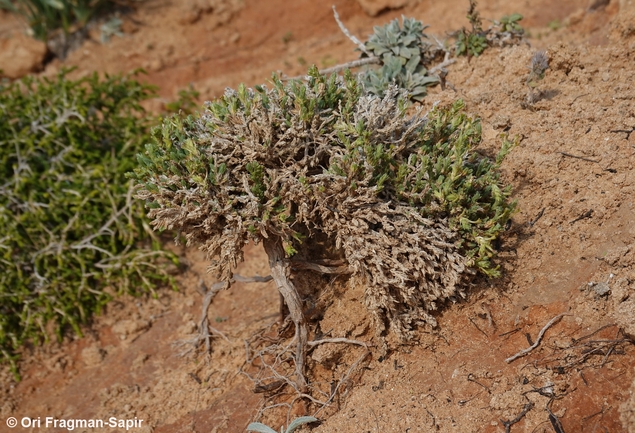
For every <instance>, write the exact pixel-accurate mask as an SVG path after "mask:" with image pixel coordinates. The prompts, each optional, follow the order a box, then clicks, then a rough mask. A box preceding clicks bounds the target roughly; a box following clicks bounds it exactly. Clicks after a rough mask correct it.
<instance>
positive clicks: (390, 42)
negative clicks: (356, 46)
mask: <svg viewBox="0 0 635 433" xmlns="http://www.w3.org/2000/svg"><path fill="white" fill-rule="evenodd" d="M402 24H403V26H400V25H399V20H397V19H395V20H393V21H391V22H390V23H388V24H386V25H385V26H381V27H380V26H375V28H374V33H373V34H372V35H371V36H370V38H369V39H368V41H367V42H366V43H365V44H364V46H365V48H366V50H367V52H368V53H370V54H372V55H374V56H376V57H378V58H379V59H380V60H381V64H382V66H381V68H380V69H378V70H368V71H366V72H364V73H362V74H361V80H362V82H363V85H364V88H365V90H366V91H367V92H368V93H371V94H373V95H377V96H379V97H384V96H385V94H386V90H387V89H388V87H389V86H390V85H391V84H396V85H397V86H398V87H399V88H400V89H403V93H404V96H406V97H407V98H409V99H412V100H415V101H422V100H423V98H424V97H425V95H426V94H427V87H428V86H432V85H435V84H437V83H438V82H439V78H438V77H436V76H431V75H428V70H427V68H426V67H425V65H424V63H425V55H426V53H428V52H429V51H430V48H431V45H430V44H429V43H427V42H426V41H425V39H427V38H428V36H427V35H426V34H425V33H423V31H424V30H425V29H426V28H427V26H424V25H423V23H422V22H421V21H418V20H416V19H414V18H405V17H402Z"/></svg>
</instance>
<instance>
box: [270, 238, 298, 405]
mask: <svg viewBox="0 0 635 433" xmlns="http://www.w3.org/2000/svg"><path fill="white" fill-rule="evenodd" d="M263 245H264V247H265V252H266V253H267V256H268V257H269V267H270V268H271V276H272V277H273V279H274V281H275V282H276V285H277V286H278V290H279V291H280V294H281V295H282V297H283V298H284V302H285V303H286V305H287V307H288V308H289V315H290V316H291V320H293V323H294V324H295V343H296V349H295V376H296V384H297V387H298V390H299V392H300V393H306V390H307V383H306V378H305V377H304V357H305V350H306V342H307V333H308V330H307V326H306V319H305V317H304V313H303V312H302V300H301V299H300V295H299V294H298V290H297V289H296V288H295V286H294V285H293V283H292V282H291V280H290V279H289V276H290V274H291V266H290V264H289V261H288V260H285V253H284V248H283V246H282V240H281V239H280V238H277V239H271V238H270V239H265V240H264V241H263Z"/></svg>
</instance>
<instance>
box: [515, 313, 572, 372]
mask: <svg viewBox="0 0 635 433" xmlns="http://www.w3.org/2000/svg"><path fill="white" fill-rule="evenodd" d="M564 316H568V314H566V313H562V314H558V315H557V316H556V317H554V318H553V319H551V320H550V321H549V322H548V323H547V324H546V325H545V326H544V328H542V329H541V330H540V333H539V334H538V338H536V342H535V343H534V344H532V345H531V346H529V347H528V348H527V349H523V350H521V351H520V352H518V353H517V354H515V355H514V356H510V357H509V358H507V359H506V360H505V362H506V363H508V364H509V363H510V362H512V361H514V360H515V359H518V358H521V357H523V356H525V355H527V354H528V353H529V352H531V351H532V350H534V349H535V348H536V347H538V346H539V345H540V341H541V340H542V337H543V336H544V335H545V332H546V331H547V329H549V328H550V327H551V326H552V325H554V324H555V323H556V322H558V321H559V320H560V319H562V318H563V317H564Z"/></svg>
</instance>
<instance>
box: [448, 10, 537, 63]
mask: <svg viewBox="0 0 635 433" xmlns="http://www.w3.org/2000/svg"><path fill="white" fill-rule="evenodd" d="M467 19H468V21H469V22H470V26H471V29H470V30H467V29H465V28H463V29H462V30H460V31H459V32H457V33H456V43H455V51H456V55H457V56H462V55H463V56H468V57H477V56H480V55H481V54H482V53H483V51H485V50H486V49H487V48H488V47H490V46H506V45H512V44H517V43H519V42H520V41H521V40H522V39H523V36H524V33H525V31H524V29H523V28H522V27H521V26H520V24H519V23H520V21H521V20H522V19H523V16H522V15H521V14H518V13H514V14H511V15H506V16H504V17H503V18H501V19H500V21H494V22H493V25H492V26H491V27H489V28H488V29H483V24H482V21H481V17H480V15H479V13H478V11H477V9H476V0H470V8H469V10H468V13H467Z"/></svg>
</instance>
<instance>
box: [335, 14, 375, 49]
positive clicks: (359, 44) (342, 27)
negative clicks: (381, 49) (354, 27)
mask: <svg viewBox="0 0 635 433" xmlns="http://www.w3.org/2000/svg"><path fill="white" fill-rule="evenodd" d="M333 16H334V17H335V21H337V25H338V26H339V27H340V30H341V31H342V33H344V34H345V35H346V37H347V38H348V39H350V40H351V42H353V43H354V44H355V45H357V48H359V50H360V51H361V52H362V53H364V54H366V55H367V56H368V57H374V55H373V54H372V53H369V52H368V50H366V46H364V44H363V43H362V42H361V41H360V40H359V39H357V37H355V36H354V35H353V34H352V33H351V32H349V31H348V29H347V28H346V26H345V25H344V23H342V21H341V20H340V15H339V14H338V13H337V9H335V5H333Z"/></svg>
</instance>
